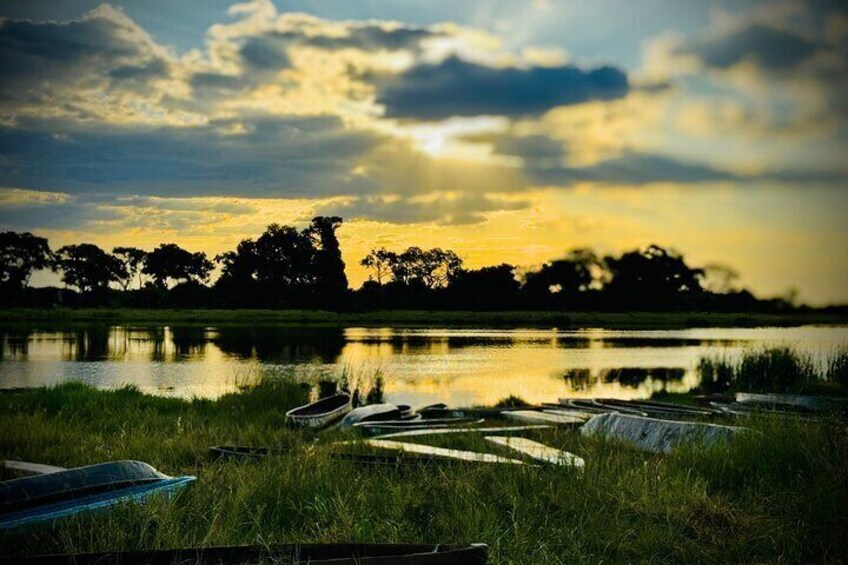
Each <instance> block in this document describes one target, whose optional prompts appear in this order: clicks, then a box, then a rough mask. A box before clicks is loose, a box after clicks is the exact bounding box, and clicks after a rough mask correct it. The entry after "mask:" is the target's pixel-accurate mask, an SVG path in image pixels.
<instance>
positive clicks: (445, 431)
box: [376, 425, 553, 439]
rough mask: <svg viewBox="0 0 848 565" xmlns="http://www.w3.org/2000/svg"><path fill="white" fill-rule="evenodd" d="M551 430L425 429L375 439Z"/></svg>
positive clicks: (549, 427) (528, 427)
mask: <svg viewBox="0 0 848 565" xmlns="http://www.w3.org/2000/svg"><path fill="white" fill-rule="evenodd" d="M551 428H553V426H550V425H534V426H492V427H483V428H466V427H462V428H427V429H422V430H404V431H402V432H394V433H390V434H383V435H381V436H379V437H378V438H376V439H389V438H402V437H422V436H433V435H443V434H468V433H477V434H484V433H496V434H514V433H521V432H527V431H531V430H549V429H551Z"/></svg>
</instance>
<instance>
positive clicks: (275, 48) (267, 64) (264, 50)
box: [239, 35, 291, 71]
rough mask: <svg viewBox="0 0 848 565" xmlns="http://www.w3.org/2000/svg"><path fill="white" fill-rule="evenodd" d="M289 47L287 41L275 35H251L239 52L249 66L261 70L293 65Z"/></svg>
mask: <svg viewBox="0 0 848 565" xmlns="http://www.w3.org/2000/svg"><path fill="white" fill-rule="evenodd" d="M287 47H288V42H287V41H285V40H282V39H281V38H279V37H275V36H273V35H265V36H258V37H249V38H247V39H246V40H245V42H244V44H242V46H241V48H240V49H239V54H240V55H241V58H242V60H243V61H244V62H245V64H246V65H247V66H248V67H251V68H253V69H256V70H260V71H272V70H279V69H285V68H287V67H289V66H290V65H291V61H290V60H289V56H288V53H287V52H286V49H287Z"/></svg>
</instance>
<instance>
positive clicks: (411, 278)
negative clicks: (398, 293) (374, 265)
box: [390, 247, 462, 289]
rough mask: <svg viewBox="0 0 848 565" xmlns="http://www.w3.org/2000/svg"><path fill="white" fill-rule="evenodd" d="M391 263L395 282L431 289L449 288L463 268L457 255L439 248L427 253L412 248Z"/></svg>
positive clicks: (429, 250)
mask: <svg viewBox="0 0 848 565" xmlns="http://www.w3.org/2000/svg"><path fill="white" fill-rule="evenodd" d="M390 261H391V263H390V264H391V270H392V276H393V277H394V279H395V281H397V282H400V283H403V284H406V285H415V284H419V285H422V286H424V287H425V288H430V289H433V288H439V287H444V286H447V284H448V283H449V282H450V281H451V280H452V279H453V277H454V276H455V275H456V273H457V272H459V270H460V269H461V268H462V259H460V258H459V256H458V255H457V254H456V253H454V252H453V251H451V250H444V249H441V248H438V247H435V248H433V249H428V250H426V251H425V250H423V249H421V248H420V247H410V248H408V249H407V250H406V251H404V252H403V253H401V254H399V255H395V256H394V257H392V258H391V259H390Z"/></svg>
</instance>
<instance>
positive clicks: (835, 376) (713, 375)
mask: <svg viewBox="0 0 848 565" xmlns="http://www.w3.org/2000/svg"><path fill="white" fill-rule="evenodd" d="M825 364H826V370H825V372H823V373H822V372H821V371H819V370H818V369H817V368H816V364H815V362H814V360H813V359H812V357H810V356H809V355H808V354H804V353H800V352H798V351H796V350H794V349H792V348H789V347H773V348H764V349H757V350H751V351H746V352H745V353H744V354H743V355H742V358H741V359H740V360H738V361H731V360H728V359H726V358H723V357H707V358H702V359H701V360H700V362H699V363H698V373H699V375H700V377H701V379H700V382H701V384H700V390H701V391H702V392H725V391H741V392H780V393H787V392H789V393H831V394H848V348H842V349H839V350H837V351H835V352H833V354H831V355H830V356H828V358H827V361H826V363H825Z"/></svg>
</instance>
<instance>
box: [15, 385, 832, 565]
mask: <svg viewBox="0 0 848 565" xmlns="http://www.w3.org/2000/svg"><path fill="white" fill-rule="evenodd" d="M305 398H306V390H305V389H304V388H303V387H302V386H300V385H298V384H297V383H294V382H293V381H291V380H286V379H266V380H263V381H260V382H259V384H257V385H254V386H252V387H249V388H247V389H245V390H244V391H242V392H240V393H234V394H228V395H225V396H223V397H221V398H219V399H218V400H214V401H213V400H179V399H173V398H162V397H155V396H149V395H145V394H142V393H140V392H138V391H136V390H133V389H120V390H113V391H103V390H95V389H92V388H89V387H87V386H84V385H81V384H73V383H72V384H65V385H61V386H58V387H54V388H41V389H29V390H21V391H14V392H7V393H4V394H2V395H0V429H3V430H14V433H4V434H0V458H12V459H22V460H30V461H39V462H44V463H50V464H55V465H62V466H76V465H84V464H91V463H95V462H101V461H106V460H116V459H140V460H144V461H147V462H149V463H151V464H153V465H154V466H156V467H157V468H159V469H160V470H162V471H164V472H167V473H170V474H178V473H185V474H194V475H197V476H198V482H197V483H196V484H194V485H192V486H191V487H190V488H189V489H187V490H186V491H185V492H184V493H183V494H181V495H180V496H179V497H178V498H177V499H175V500H170V501H169V500H164V499H163V500H153V501H151V503H149V504H145V505H141V506H128V507H121V508H118V509H117V510H115V511H110V512H102V513H99V514H91V515H87V516H79V517H75V518H72V519H69V520H65V521H62V522H59V523H57V524H56V526H55V527H54V528H47V529H40V530H31V531H28V532H23V533H17V534H0V554H7V555H12V554H22V553H27V552H35V551H38V552H39V553H43V552H80V551H98V550H99V551H104V550H118V549H143V548H165V547H179V546H186V545H220V544H240V543H275V542H340V541H358V542H428V543H438V542H441V543H467V542H484V543H488V544H489V545H490V547H491V549H492V554H491V559H490V562H491V563H494V564H503V563H526V564H530V563H598V562H651V563H680V562H735V563H745V562H789V563H795V562H828V561H830V562H840V561H842V560H844V559H846V558H848V553H846V548H845V547H844V540H845V539H846V536H848V483H846V482H845V478H844V470H845V469H846V468H848V434H846V429H845V423H844V422H839V421H827V422H822V423H800V422H797V423H796V422H789V423H786V422H782V423H777V424H776V423H774V422H769V421H768V420H762V421H760V420H756V421H752V422H749V423H748V424H749V425H750V426H751V427H752V428H754V429H755V430H757V432H758V433H754V434H747V435H743V436H741V437H740V438H739V439H737V440H736V441H734V443H732V444H730V445H724V446H717V447H714V448H711V449H680V450H678V451H676V452H674V453H672V454H671V455H650V454H645V453H642V452H638V451H635V450H633V449H629V448H626V447H623V446H620V445H615V444H611V443H607V442H604V441H599V440H596V439H589V438H584V437H582V436H581V435H580V434H579V433H578V432H577V431H574V430H556V431H542V432H536V433H535V434H532V435H530V436H528V437H533V438H534V439H537V440H540V441H543V442H545V443H547V444H549V445H552V446H555V447H559V448H563V449H567V450H569V451H571V452H573V453H575V454H577V455H579V456H581V457H583V458H584V459H586V462H587V463H586V465H587V467H586V469H585V472H584V474H583V476H582V477H581V476H580V475H578V474H576V473H574V472H573V471H571V470H568V469H565V468H535V469H534V468H518V467H516V468H502V467H498V466H494V465H450V466H446V467H441V466H440V467H439V468H438V469H432V468H409V469H406V468H404V469H395V468H363V467H360V466H357V465H355V464H353V463H350V462H344V461H334V460H331V459H330V458H329V457H328V455H327V453H328V444H329V443H331V442H332V441H333V440H335V439H339V438H342V437H345V438H347V436H343V435H342V433H341V432H337V431H333V430H328V431H325V432H321V433H320V434H317V435H316V434H315V433H312V432H308V431H296V430H289V429H286V428H284V427H283V426H282V422H283V417H284V413H285V411H286V410H287V409H289V408H291V407H292V406H294V405H296V404H299V403H301V402H303V401H304V400H305ZM419 441H420V442H421V443H435V442H433V441H427V440H426V439H421V440H419ZM232 443H239V444H248V445H265V446H277V447H287V448H289V449H290V450H291V452H290V453H289V454H288V455H286V456H283V457H279V458H269V459H267V460H265V461H262V462H259V463H253V464H244V463H236V462H221V461H214V460H212V459H210V458H209V456H208V454H207V448H208V447H209V446H211V445H215V444H232ZM440 444H441V445H446V446H450V447H457V448H465V449H471V450H476V451H483V450H492V449H493V448H492V446H488V445H484V442H483V440H482V439H481V438H450V439H449V440H442V442H441V443H440ZM505 454H506V453H505ZM510 467H511V466H510Z"/></svg>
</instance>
